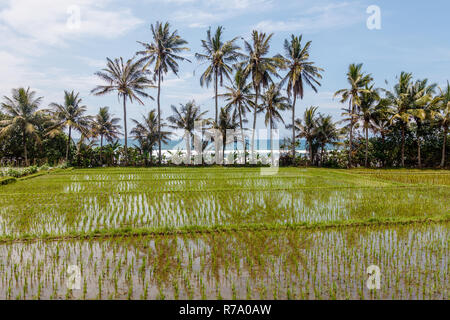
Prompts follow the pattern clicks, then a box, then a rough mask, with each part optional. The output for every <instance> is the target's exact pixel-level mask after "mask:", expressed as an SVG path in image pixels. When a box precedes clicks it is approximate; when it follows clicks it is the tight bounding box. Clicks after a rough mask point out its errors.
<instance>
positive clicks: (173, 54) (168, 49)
mask: <svg viewBox="0 0 450 320" xmlns="http://www.w3.org/2000/svg"><path fill="white" fill-rule="evenodd" d="M150 28H151V30H152V37H153V42H152V43H144V42H139V43H140V44H141V45H142V46H143V47H144V50H142V51H138V52H137V55H142V56H144V57H143V61H145V62H146V65H145V66H144V69H145V68H147V67H148V66H149V65H151V64H153V63H154V64H155V67H154V69H153V80H154V81H156V79H158V96H157V99H156V101H157V103H158V135H160V134H159V133H160V132H161V103H160V98H161V82H162V81H163V80H164V75H165V74H167V73H168V72H169V71H172V72H173V73H174V74H175V75H178V70H179V66H178V62H177V61H189V60H188V59H186V58H184V57H182V56H180V55H179V53H180V52H182V51H188V50H189V48H187V47H183V45H185V44H187V43H188V42H187V41H186V40H184V39H183V38H181V37H180V36H179V35H178V31H177V30H175V31H173V32H171V31H170V24H169V23H168V22H166V23H164V24H163V23H161V22H159V21H158V22H156V24H155V26H153V24H152V25H151V27H150ZM189 62H190V61H189ZM161 140H162V136H161V137H158V145H159V147H158V149H159V153H158V159H159V160H158V161H159V164H161V160H162V157H161Z"/></svg>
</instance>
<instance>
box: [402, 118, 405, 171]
mask: <svg viewBox="0 0 450 320" xmlns="http://www.w3.org/2000/svg"><path fill="white" fill-rule="evenodd" d="M404 166H405V125H404V124H402V167H404Z"/></svg>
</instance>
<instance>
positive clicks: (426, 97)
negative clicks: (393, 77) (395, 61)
mask: <svg viewBox="0 0 450 320" xmlns="http://www.w3.org/2000/svg"><path fill="white" fill-rule="evenodd" d="M436 87H437V84H435V83H433V84H430V85H429V84H428V79H424V80H417V81H416V82H415V83H414V85H412V86H411V88H410V91H411V92H410V95H411V98H412V106H411V109H410V110H409V113H410V114H411V116H412V118H413V119H414V122H415V124H416V126H415V127H416V139H417V165H418V167H419V168H421V167H422V157H421V146H422V134H423V129H424V128H423V127H424V122H425V121H426V120H431V119H432V118H434V117H435V116H434V114H435V111H434V107H435V106H436V105H437V104H439V103H440V100H441V98H440V97H438V96H436V97H434V98H433V95H434V93H435V91H436Z"/></svg>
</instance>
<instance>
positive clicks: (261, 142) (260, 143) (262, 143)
mask: <svg viewBox="0 0 450 320" xmlns="http://www.w3.org/2000/svg"><path fill="white" fill-rule="evenodd" d="M255 142H256V148H255V149H256V150H269V149H270V142H269V140H268V139H257V140H255ZM119 143H120V144H121V145H124V144H125V139H119ZM250 143H251V142H250V141H247V145H248V146H250ZM283 143H284V140H283V139H281V140H278V146H279V147H281V146H282V145H283ZM138 145H139V143H138V142H137V140H134V139H128V146H134V147H135V146H138ZM232 146H233V144H229V145H228V146H227V148H228V149H229V148H232ZM275 146H276V144H275V143H274V147H275ZM185 148H186V144H185V142H184V140H171V141H169V142H168V143H163V144H162V145H161V149H162V150H178V149H180V150H184V149H185ZM234 148H236V149H243V148H242V143H240V142H237V143H235V147H234ZM249 148H250V147H249ZM295 149H296V150H297V151H305V150H306V140H305V139H301V140H300V145H299V146H297V147H296V148H295ZM326 149H327V150H332V149H333V147H332V146H327V147H326Z"/></svg>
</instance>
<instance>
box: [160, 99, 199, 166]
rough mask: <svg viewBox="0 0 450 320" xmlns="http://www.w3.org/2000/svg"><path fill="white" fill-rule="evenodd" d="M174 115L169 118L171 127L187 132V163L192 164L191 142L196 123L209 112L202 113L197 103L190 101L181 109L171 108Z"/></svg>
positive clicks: (181, 106)
mask: <svg viewBox="0 0 450 320" xmlns="http://www.w3.org/2000/svg"><path fill="white" fill-rule="evenodd" d="M171 108H172V111H173V115H171V116H170V117H168V118H167V121H169V122H170V123H171V125H170V127H171V128H174V129H182V130H184V132H185V135H184V138H185V139H186V140H185V141H186V152H187V163H188V164H190V163H191V140H192V132H193V131H194V129H195V122H196V121H201V120H202V119H203V116H204V115H205V114H206V113H207V111H204V112H201V110H200V107H199V106H197V105H196V104H195V101H190V102H188V103H186V104H180V109H177V107H175V106H173V105H172V106H171Z"/></svg>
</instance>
